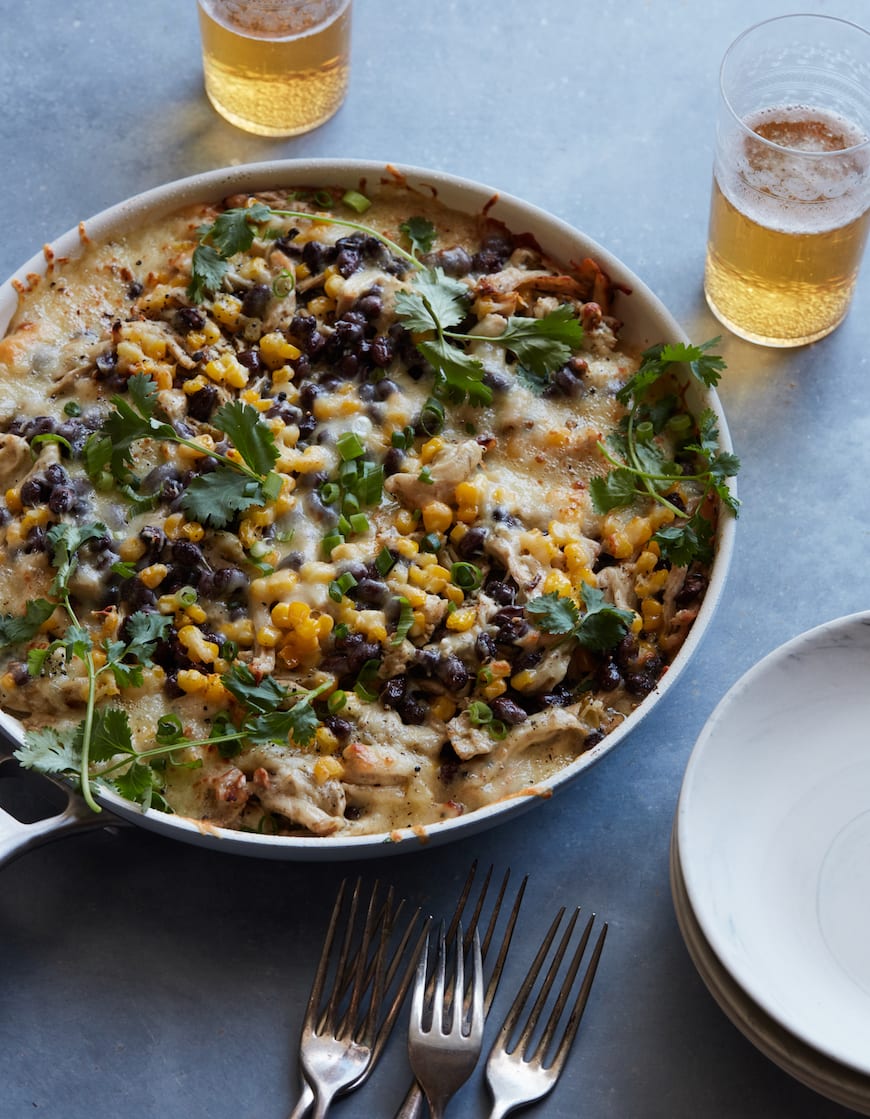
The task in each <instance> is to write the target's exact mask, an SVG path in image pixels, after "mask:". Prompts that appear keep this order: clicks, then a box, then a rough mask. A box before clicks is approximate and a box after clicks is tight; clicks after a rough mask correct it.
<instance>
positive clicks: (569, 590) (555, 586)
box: [541, 571, 574, 598]
mask: <svg viewBox="0 0 870 1119" xmlns="http://www.w3.org/2000/svg"><path fill="white" fill-rule="evenodd" d="M541 590H542V591H543V593H544V594H552V593H553V592H555V593H556V594H558V595H561V596H562V598H570V597H571V596H572V595H573V593H574V585H573V583H572V582H571V580H570V579H569V578H568V576H567V575H565V573H564V572H562V571H549V572H548V573H547V576H546V578H545V579H544V582H543V585H542V587H541Z"/></svg>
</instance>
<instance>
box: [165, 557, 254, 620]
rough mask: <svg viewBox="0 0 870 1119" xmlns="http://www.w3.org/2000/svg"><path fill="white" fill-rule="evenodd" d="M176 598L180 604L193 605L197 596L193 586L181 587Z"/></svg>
mask: <svg viewBox="0 0 870 1119" xmlns="http://www.w3.org/2000/svg"><path fill="white" fill-rule="evenodd" d="M253 550H254V549H253V548H252V549H251V551H252V552H253ZM177 598H178V601H179V602H180V603H181V605H182V606H193V605H194V603H195V602H196V600H197V598H198V595H197V593H196V590H195V588H193V587H182V588H181V590H179V591H178V592H177Z"/></svg>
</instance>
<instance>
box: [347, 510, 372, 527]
mask: <svg viewBox="0 0 870 1119" xmlns="http://www.w3.org/2000/svg"><path fill="white" fill-rule="evenodd" d="M350 527H351V528H352V529H353V531H354V532H368V530H369V529H370V528H371V525H370V524H369V519H368V517H367V516H366V515H365V513H353V514H352V515H351V517H350Z"/></svg>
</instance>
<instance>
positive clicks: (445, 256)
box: [423, 245, 472, 276]
mask: <svg viewBox="0 0 870 1119" xmlns="http://www.w3.org/2000/svg"><path fill="white" fill-rule="evenodd" d="M423 261H424V263H425V264H427V265H428V266H429V267H430V268H442V269H443V270H444V273H445V275H447V276H466V275H467V274H468V273H469V272H470V271H471V263H472V261H471V256H470V255H469V254H468V252H467V250H466V249H464V248H463V247H462V246H461V245H454V246H452V247H451V248H449V249H439V250H438V251H437V252H434V253H427V254H426V256H425V257H424V258H423Z"/></svg>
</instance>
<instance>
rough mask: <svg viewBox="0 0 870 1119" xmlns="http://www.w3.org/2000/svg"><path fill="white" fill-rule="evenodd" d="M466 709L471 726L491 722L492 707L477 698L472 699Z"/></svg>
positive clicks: (480, 725) (479, 725)
mask: <svg viewBox="0 0 870 1119" xmlns="http://www.w3.org/2000/svg"><path fill="white" fill-rule="evenodd" d="M466 710H467V712H468V718H469V719H470V721H471V725H472V726H475V727H482V726H485V725H486V724H487V723H491V722H492V719H493V715H492V709H491V708H490V706H489V704H486V703H483V702H482V701H481V700H479V699H474V700H472V701H471V703H469V705H468V707H467V708H466Z"/></svg>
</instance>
